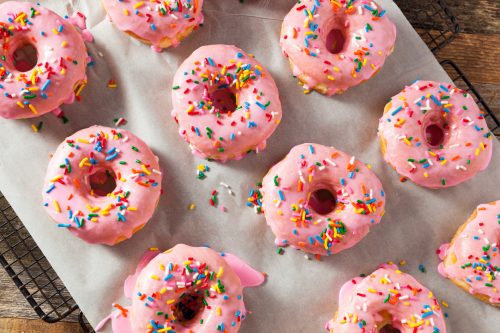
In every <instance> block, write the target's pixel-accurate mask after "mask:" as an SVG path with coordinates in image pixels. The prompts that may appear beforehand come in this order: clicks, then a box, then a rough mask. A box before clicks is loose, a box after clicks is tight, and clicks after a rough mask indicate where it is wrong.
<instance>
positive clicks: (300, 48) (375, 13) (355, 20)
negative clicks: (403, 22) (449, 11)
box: [280, 0, 396, 95]
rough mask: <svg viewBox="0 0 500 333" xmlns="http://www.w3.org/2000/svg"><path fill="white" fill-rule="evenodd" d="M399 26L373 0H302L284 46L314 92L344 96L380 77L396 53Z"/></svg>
mask: <svg viewBox="0 0 500 333" xmlns="http://www.w3.org/2000/svg"><path fill="white" fill-rule="evenodd" d="M395 41H396V27H395V26H394V24H393V23H392V22H391V21H390V20H389V18H388V17H387V15H385V11H384V10H383V9H382V8H380V6H378V5H377V4H376V3H375V2H373V1H371V0H338V1H329V0H303V1H298V2H297V4H296V5H295V6H294V7H293V8H292V10H291V11H290V12H289V13H288V15H287V16H286V17H285V20H284V21H283V27H282V29H281V39H280V44H281V48H282V50H283V53H284V55H285V56H286V57H287V58H288V60H289V61H290V65H291V67H292V70H293V75H295V76H297V78H298V79H299V81H300V82H301V83H302V84H303V85H304V89H305V90H306V92H307V91H309V90H310V89H314V90H316V91H318V92H320V93H322V94H326V95H333V94H339V93H342V92H344V91H346V90H347V89H349V88H350V87H353V86H356V85H358V84H360V83H362V82H364V81H366V80H368V79H370V78H371V77H372V76H373V75H375V74H376V73H377V72H378V71H379V70H380V68H382V66H383V65H384V62H385V59H386V58H387V57H388V56H389V55H390V54H391V53H392V51H393V49H394V43H395Z"/></svg>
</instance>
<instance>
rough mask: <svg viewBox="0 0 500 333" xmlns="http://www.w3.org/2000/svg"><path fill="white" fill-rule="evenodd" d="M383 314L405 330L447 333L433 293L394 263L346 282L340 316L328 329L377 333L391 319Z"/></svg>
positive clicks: (407, 332) (337, 332)
mask: <svg viewBox="0 0 500 333" xmlns="http://www.w3.org/2000/svg"><path fill="white" fill-rule="evenodd" d="M381 313H388V314H389V315H390V316H391V318H392V321H391V322H390V325H392V326H393V327H394V328H395V329H398V330H400V331H401V333H416V332H418V333H435V332H439V333H446V326H445V323H444V319H443V314H442V312H441V308H440V305H439V303H438V301H437V300H436V299H435V298H434V296H433V295H432V292H431V291H430V290H428V289H427V288H425V287H424V286H422V285H421V284H420V283H419V282H418V281H417V280H415V279H414V278H413V277H412V276H411V275H408V274H405V273H403V272H401V271H400V270H399V269H398V268H397V267H395V266H394V265H389V266H381V268H379V269H377V270H376V271H375V272H373V273H372V274H370V275H369V276H367V277H365V278H361V277H356V278H354V279H352V280H351V281H349V282H347V283H346V284H344V285H343V286H342V288H341V290H340V297H339V308H338V312H337V315H336V317H335V318H334V319H332V320H330V321H329V322H328V323H327V325H326V328H327V330H328V331H330V332H331V333H358V332H359V333H377V332H379V330H380V329H381V328H382V327H380V326H379V325H380V324H385V321H386V320H384V319H387V318H384V317H383V316H382V315H381Z"/></svg>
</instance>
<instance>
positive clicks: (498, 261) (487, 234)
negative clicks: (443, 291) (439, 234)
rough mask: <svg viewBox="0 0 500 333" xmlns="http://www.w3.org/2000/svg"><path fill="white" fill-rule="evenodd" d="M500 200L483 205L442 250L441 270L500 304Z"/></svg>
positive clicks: (447, 276) (474, 293)
mask: <svg viewBox="0 0 500 333" xmlns="http://www.w3.org/2000/svg"><path fill="white" fill-rule="evenodd" d="M499 235H500V200H498V201H494V202H490V203H488V204H483V205H479V206H478V207H477V208H476V210H475V211H474V213H473V214H472V216H471V217H469V219H468V220H467V222H465V223H464V224H463V225H462V226H461V227H460V228H459V229H458V231H457V232H456V234H455V236H454V237H453V239H452V240H451V243H449V244H443V245H442V246H441V247H440V249H439V251H438V253H439V256H440V259H441V260H442V262H441V263H440V264H439V267H438V268H439V273H441V275H443V276H444V277H446V278H448V279H450V280H451V281H452V282H453V283H455V284H456V285H457V286H459V287H460V288H462V289H463V290H465V291H467V292H469V293H470V294H472V295H474V296H475V297H476V298H478V299H480V300H481V301H483V302H486V303H489V304H491V305H494V306H500V252H499V244H498V241H499Z"/></svg>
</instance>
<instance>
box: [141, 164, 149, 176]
mask: <svg viewBox="0 0 500 333" xmlns="http://www.w3.org/2000/svg"><path fill="white" fill-rule="evenodd" d="M141 168H142V170H143V171H144V172H145V173H146V175H150V174H151V171H149V170H148V168H146V166H145V165H144V164H142V165H141Z"/></svg>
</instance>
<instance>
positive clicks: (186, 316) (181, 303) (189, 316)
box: [172, 291, 205, 324]
mask: <svg viewBox="0 0 500 333" xmlns="http://www.w3.org/2000/svg"><path fill="white" fill-rule="evenodd" d="M203 300H204V298H203V293H202V292H200V291H194V292H187V293H184V294H182V295H181V297H180V298H179V300H178V301H177V302H176V303H174V305H173V306H172V313H173V315H174V317H175V320H176V321H177V322H178V323H180V324H186V323H189V322H190V321H192V320H193V319H195V318H196V317H197V315H198V314H199V313H200V312H201V311H202V310H203V308H204V307H205V303H204V301H203Z"/></svg>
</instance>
